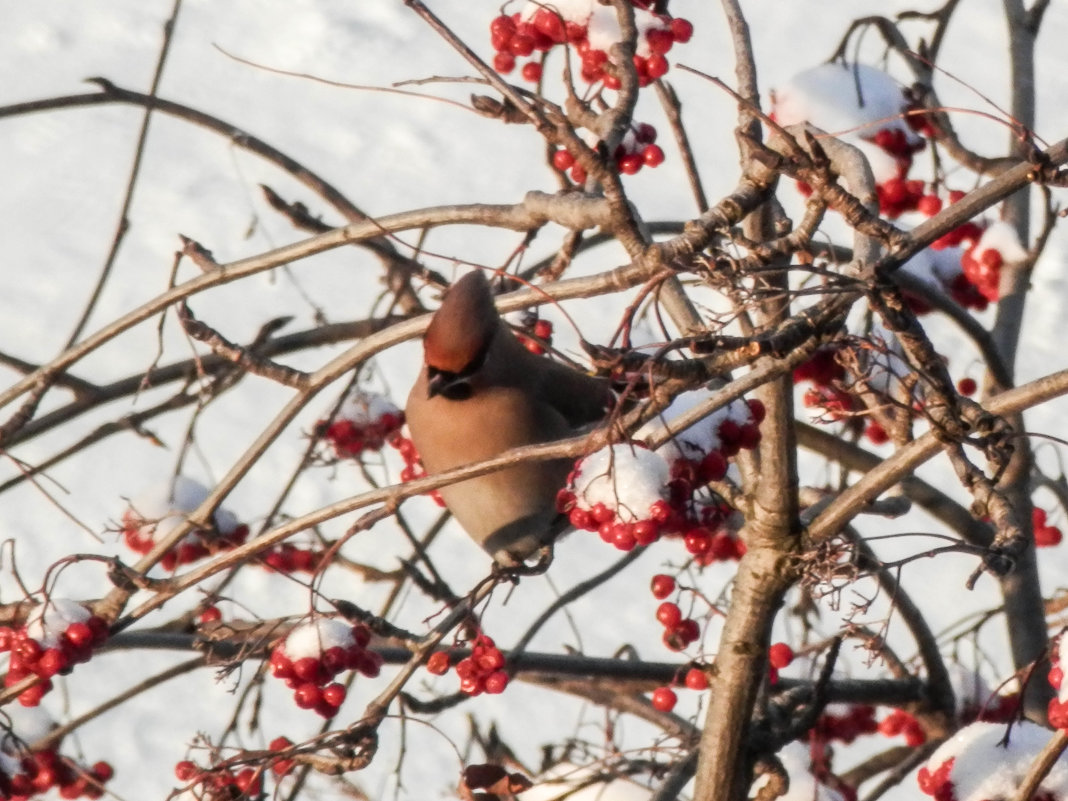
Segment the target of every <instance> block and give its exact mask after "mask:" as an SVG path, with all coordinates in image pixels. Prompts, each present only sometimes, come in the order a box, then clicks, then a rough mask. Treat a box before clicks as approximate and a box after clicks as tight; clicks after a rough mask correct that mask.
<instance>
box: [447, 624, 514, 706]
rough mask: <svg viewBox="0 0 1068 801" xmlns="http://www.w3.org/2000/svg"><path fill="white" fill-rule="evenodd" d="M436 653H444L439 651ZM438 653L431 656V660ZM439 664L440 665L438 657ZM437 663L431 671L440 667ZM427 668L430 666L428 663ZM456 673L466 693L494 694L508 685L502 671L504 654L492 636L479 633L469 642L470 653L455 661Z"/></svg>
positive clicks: (506, 676)
mask: <svg viewBox="0 0 1068 801" xmlns="http://www.w3.org/2000/svg"><path fill="white" fill-rule="evenodd" d="M438 653H444V652H443V651H439V652H438ZM437 656H438V654H434V655H433V656H432V657H431V660H433V659H434V658H435V657H437ZM445 656H446V658H445V665H446V669H447V667H448V655H447V654H446V655H445ZM438 661H439V665H440V659H439V660H438ZM439 665H437V666H433V667H434V668H435V669H432V670H431V672H435V670H436V669H440V668H439ZM427 668H428V669H431V668H432V666H431V665H430V664H429V663H428V664H427ZM456 675H457V676H458V677H459V679H460V692H462V693H466V694H467V695H481V694H482V693H489V694H490V695H496V694H498V693H503V692H504V689H505V687H507V686H508V674H507V673H505V671H504V654H502V653H501V652H500V650H499V649H498V648H497V646H496V645H495V644H494V642H493V640H492V638H490V637H487V636H486V635H485V634H482V633H479V634H478V635H477V636H476V637H475V639H474V642H472V643H471V655H470V656H466V657H464V658H463V659H461V660H460V661H459V662H457V663H456Z"/></svg>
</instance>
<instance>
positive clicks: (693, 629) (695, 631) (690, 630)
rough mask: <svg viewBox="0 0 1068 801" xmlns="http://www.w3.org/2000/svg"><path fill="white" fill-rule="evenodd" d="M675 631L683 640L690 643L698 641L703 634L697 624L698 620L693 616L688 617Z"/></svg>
mask: <svg viewBox="0 0 1068 801" xmlns="http://www.w3.org/2000/svg"><path fill="white" fill-rule="evenodd" d="M675 633H676V634H677V635H678V636H679V637H680V638H682V641H683V642H685V643H686V644H687V645H689V644H690V643H692V642H697V639H698V638H699V637H700V636H701V627H700V626H698V625H697V621H696V620H694V619H693V618H686V619H685V620H683V621H682V622H681V623H679V624H678V625H677V626H676V627H675Z"/></svg>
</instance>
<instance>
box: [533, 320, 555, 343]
mask: <svg viewBox="0 0 1068 801" xmlns="http://www.w3.org/2000/svg"><path fill="white" fill-rule="evenodd" d="M534 336H536V337H537V338H538V339H544V340H549V339H552V336H553V324H552V323H551V322H550V321H549V320H538V321H537V322H536V323H534Z"/></svg>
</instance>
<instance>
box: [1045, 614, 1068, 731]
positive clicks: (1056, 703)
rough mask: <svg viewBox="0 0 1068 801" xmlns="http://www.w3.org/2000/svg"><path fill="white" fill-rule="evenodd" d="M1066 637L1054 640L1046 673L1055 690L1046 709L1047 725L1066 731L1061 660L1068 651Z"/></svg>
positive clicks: (1066, 703) (1067, 694)
mask: <svg viewBox="0 0 1068 801" xmlns="http://www.w3.org/2000/svg"><path fill="white" fill-rule="evenodd" d="M1066 639H1068V638H1065V637H1064V636H1063V635H1062V636H1061V637H1059V638H1058V639H1057V640H1056V643H1055V647H1054V648H1053V649H1052V653H1051V654H1050V669H1049V673H1048V674H1046V675H1047V678H1048V680H1049V683H1050V686H1051V687H1053V689H1054V690H1056V691H1057V696H1056V697H1055V698H1052V699H1050V702H1049V708H1048V709H1047V715H1048V716H1049V725H1051V726H1053V727H1054V728H1056V729H1061V730H1063V731H1068V692H1065V690H1068V687H1063V685H1064V668H1063V666H1062V661H1061V660H1062V659H1063V658H1064V656H1065V651H1068V647H1065V641H1066ZM1062 687H1063V689H1062Z"/></svg>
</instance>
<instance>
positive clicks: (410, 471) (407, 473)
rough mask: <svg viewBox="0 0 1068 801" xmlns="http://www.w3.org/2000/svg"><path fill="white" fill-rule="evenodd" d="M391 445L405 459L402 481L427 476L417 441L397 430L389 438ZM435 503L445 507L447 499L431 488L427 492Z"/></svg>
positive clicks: (401, 475) (401, 474)
mask: <svg viewBox="0 0 1068 801" xmlns="http://www.w3.org/2000/svg"><path fill="white" fill-rule="evenodd" d="M389 445H390V447H391V448H394V449H395V450H396V451H397V453H399V454H400V457H401V459H403V460H404V467H402V468H401V472H400V480H401V481H414V480H415V479H417V478H424V477H425V476H426V469H425V468H424V467H423V463H422V462H420V461H419V451H417V450H416V449H415V443H414V442H412V440H411V437H406V436H404V434H402V433H401V432H399V431H398V432H395V433H394V434H393V435H392V436H391V437H390V438H389ZM427 495H429V496H430V498H431V499H433V501H434V503H436V504H437V505H438V506H440V507H442V508H444V507H445V499H444V498H442V497H441V493H440V492H438V491H437V490H431V491H430V492H428V493H427Z"/></svg>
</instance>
